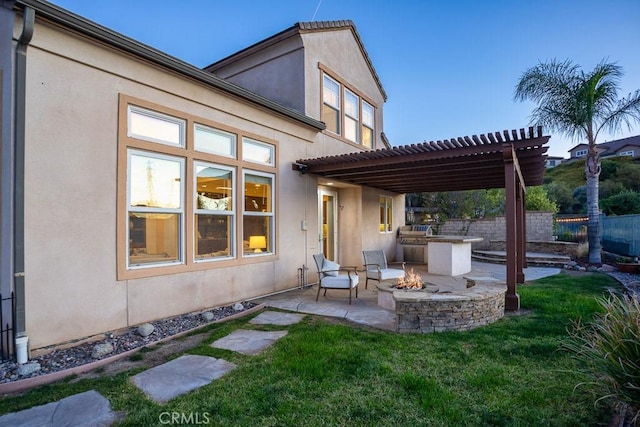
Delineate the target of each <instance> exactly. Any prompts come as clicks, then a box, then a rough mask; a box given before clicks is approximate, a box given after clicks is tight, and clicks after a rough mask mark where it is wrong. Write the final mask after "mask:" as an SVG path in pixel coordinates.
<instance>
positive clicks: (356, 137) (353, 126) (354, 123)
mask: <svg viewBox="0 0 640 427" xmlns="http://www.w3.org/2000/svg"><path fill="white" fill-rule="evenodd" d="M359 128H360V98H359V97H358V96H357V95H356V94H355V93H353V92H351V91H350V90H349V89H346V88H345V90H344V137H345V138H347V139H348V140H350V141H353V142H359V141H360V129H359Z"/></svg>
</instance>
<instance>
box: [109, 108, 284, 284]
mask: <svg viewBox="0 0 640 427" xmlns="http://www.w3.org/2000/svg"><path fill="white" fill-rule="evenodd" d="M132 101H135V104H136V105H133V102H132ZM120 102H121V107H120V112H121V123H126V131H125V132H121V133H120V140H119V150H120V153H121V154H120V158H121V159H122V160H121V161H122V162H124V163H122V164H121V165H120V166H119V170H120V172H119V191H120V193H121V196H119V198H118V200H119V202H118V203H119V206H120V208H119V213H118V218H119V219H118V230H119V231H118V233H119V236H121V237H120V238H121V239H122V240H121V243H118V248H119V249H118V253H119V254H121V255H119V259H120V262H119V267H118V274H119V277H121V278H123V279H126V278H128V277H145V276H150V275H156V274H166V273H169V272H181V271H189V270H192V269H202V268H211V266H213V265H228V264H229V263H239V262H243V261H242V260H243V259H247V260H248V259H249V258H255V257H256V256H258V255H263V256H264V255H273V254H275V191H274V183H275V179H276V174H275V170H276V169H275V165H276V144H275V143H274V142H267V141H265V140H261V138H257V137H255V136H253V135H251V136H248V135H244V134H243V132H242V131H240V130H234V129H229V128H226V127H225V126H222V125H216V124H214V123H209V122H208V121H206V120H202V119H200V118H198V117H192V116H190V115H189V114H186V113H182V112H175V111H171V110H169V109H165V108H160V107H157V106H153V107H149V108H147V107H144V105H145V103H144V102H142V101H138V100H133V99H131V98H129V97H126V96H121V101H120ZM125 159H126V160H125ZM125 224H126V225H125ZM247 262H250V261H247ZM220 263H222V264H220ZM167 269H169V270H167Z"/></svg>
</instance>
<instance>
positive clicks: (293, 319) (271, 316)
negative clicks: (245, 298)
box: [249, 311, 304, 326]
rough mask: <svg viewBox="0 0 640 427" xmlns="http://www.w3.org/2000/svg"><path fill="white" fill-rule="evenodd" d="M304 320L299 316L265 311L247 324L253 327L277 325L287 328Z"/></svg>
mask: <svg viewBox="0 0 640 427" xmlns="http://www.w3.org/2000/svg"><path fill="white" fill-rule="evenodd" d="M303 318H304V316H303V315H301V314H296V313H281V312H279V311H265V312H264V313H260V315H258V316H256V317H254V318H253V319H251V321H250V322H249V323H253V324H254V325H278V326H287V325H293V324H296V323H298V322H300V321H301V320H302V319H303Z"/></svg>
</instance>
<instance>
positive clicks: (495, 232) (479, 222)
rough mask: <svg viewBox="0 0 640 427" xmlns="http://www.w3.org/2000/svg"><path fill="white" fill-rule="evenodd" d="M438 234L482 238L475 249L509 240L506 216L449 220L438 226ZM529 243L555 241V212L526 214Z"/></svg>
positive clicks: (487, 247) (474, 245)
mask: <svg viewBox="0 0 640 427" xmlns="http://www.w3.org/2000/svg"><path fill="white" fill-rule="evenodd" d="M436 228H437V234H442V235H455V236H477V237H482V238H483V239H484V240H483V241H482V242H478V243H473V244H472V248H473V249H485V250H487V249H490V242H491V241H492V240H498V241H499V240H503V241H504V240H506V239H507V222H506V219H505V217H504V216H498V217H495V218H483V219H448V220H447V221H445V222H443V223H442V224H439V225H437V226H436ZM526 228H527V241H538V242H552V241H553V212H546V211H529V212H527V213H526Z"/></svg>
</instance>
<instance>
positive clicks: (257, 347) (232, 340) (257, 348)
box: [211, 329, 287, 355]
mask: <svg viewBox="0 0 640 427" xmlns="http://www.w3.org/2000/svg"><path fill="white" fill-rule="evenodd" d="M285 335H287V331H253V330H247V329H238V330H237V331H235V332H232V333H230V334H229V335H227V336H226V337H222V338H220V339H219V340H216V341H214V342H213V344H211V347H214V348H222V349H225V350H231V351H237V352H238V353H242V354H246V355H255V354H258V353H260V352H261V351H262V350H264V349H265V348H267V347H269V346H271V345H272V344H273V343H275V342H276V341H277V340H279V339H280V338H282V337H284V336H285Z"/></svg>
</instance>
